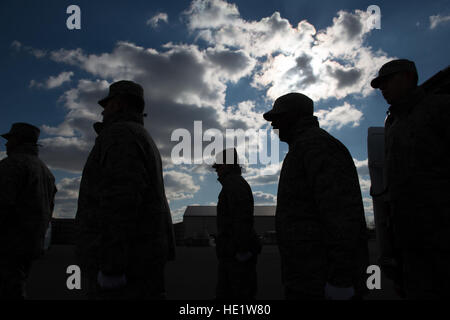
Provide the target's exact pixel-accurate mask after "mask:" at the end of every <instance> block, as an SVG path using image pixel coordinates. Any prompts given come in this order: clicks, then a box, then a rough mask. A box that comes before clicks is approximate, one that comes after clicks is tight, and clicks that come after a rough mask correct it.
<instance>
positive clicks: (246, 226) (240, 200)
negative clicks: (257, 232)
mask: <svg viewBox="0 0 450 320" xmlns="http://www.w3.org/2000/svg"><path fill="white" fill-rule="evenodd" d="M228 191H229V192H228V193H227V195H228V196H227V202H228V208H229V210H230V211H231V214H232V219H233V220H232V223H233V224H232V227H233V230H232V234H233V241H234V242H235V246H236V248H237V251H238V252H248V251H249V250H250V249H251V248H250V240H249V239H250V236H251V235H252V230H253V229H252V222H253V201H252V199H250V195H249V193H248V192H247V190H245V189H243V188H236V187H233V186H229V188H228Z"/></svg>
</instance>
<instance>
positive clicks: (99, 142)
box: [76, 80, 175, 299]
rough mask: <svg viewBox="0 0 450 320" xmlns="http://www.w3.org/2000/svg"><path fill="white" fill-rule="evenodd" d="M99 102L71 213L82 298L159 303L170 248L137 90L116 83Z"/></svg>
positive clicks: (155, 160)
mask: <svg viewBox="0 0 450 320" xmlns="http://www.w3.org/2000/svg"><path fill="white" fill-rule="evenodd" d="M99 104H100V105H101V106H102V107H103V108H104V110H103V112H102V115H103V122H101V123H100V122H98V123H95V124H94V129H95V131H96V132H97V133H98V137H97V139H96V140H95V145H94V147H93V149H92V151H91V153H90V154H89V158H88V160H87V162H86V165H85V167H84V170H83V176H82V179H81V186H80V195H79V199H78V212H77V216H76V220H77V224H78V228H79V242H78V246H77V251H78V254H79V256H80V258H81V260H82V263H83V268H82V270H84V271H86V272H87V273H88V282H89V293H90V297H91V298H95V297H96V298H101V299H115V298H118V299H135V298H139V299H145V298H149V299H164V298H165V288H164V287H165V284H164V267H165V263H166V261H167V260H171V259H173V258H174V254H175V245H174V235H173V226H172V218H171V215H170V209H169V205H168V203H167V199H166V195H165V191H164V182H163V175H162V164H161V157H160V154H159V151H158V149H157V147H156V145H155V143H154V142H153V140H152V138H151V137H150V135H149V134H148V132H147V131H146V130H145V128H144V125H143V124H144V121H143V117H144V115H143V113H142V112H143V110H144V91H143V89H142V87H141V86H140V85H138V84H136V83H134V82H132V81H125V80H122V81H118V82H115V83H113V84H112V85H111V86H110V87H109V95H108V96H107V97H106V98H104V99H103V100H100V101H99Z"/></svg>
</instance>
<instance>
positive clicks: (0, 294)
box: [0, 123, 56, 299]
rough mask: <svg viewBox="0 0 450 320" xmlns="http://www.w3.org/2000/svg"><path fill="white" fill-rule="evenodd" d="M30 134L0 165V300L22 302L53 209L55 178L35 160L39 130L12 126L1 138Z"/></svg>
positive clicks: (26, 125) (44, 166)
mask: <svg viewBox="0 0 450 320" xmlns="http://www.w3.org/2000/svg"><path fill="white" fill-rule="evenodd" d="M30 130H31V136H32V137H34V140H35V141H32V142H30V143H28V142H27V143H23V144H21V145H20V146H17V147H15V148H14V149H13V150H11V151H9V150H8V157H7V158H5V159H3V160H2V161H0V257H1V259H0V299H23V298H25V285H26V279H27V277H28V273H29V270H30V267H31V265H32V261H33V260H34V259H36V258H38V257H39V256H40V255H41V254H42V250H43V243H44V237H45V232H46V230H47V228H48V225H49V222H50V219H51V216H52V213H53V208H54V197H55V193H56V186H55V178H54V177H53V175H52V173H51V172H50V170H49V169H48V168H47V166H46V165H45V164H44V163H43V162H42V161H41V160H40V159H39V157H38V147H37V145H36V141H37V139H38V136H39V129H38V128H36V127H33V126H31V125H28V124H22V123H19V124H14V125H13V128H12V129H11V132H10V133H8V134H5V135H3V137H5V138H7V139H9V137H10V136H11V135H16V134H20V133H21V132H23V131H25V132H27V131H28V133H30V132H29V131H30ZM31 140H33V139H31Z"/></svg>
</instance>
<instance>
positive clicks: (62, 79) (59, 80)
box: [30, 71, 74, 89]
mask: <svg viewBox="0 0 450 320" xmlns="http://www.w3.org/2000/svg"><path fill="white" fill-rule="evenodd" d="M73 74H74V73H73V72H72V71H70V72H61V73H60V74H59V75H57V76H50V77H49V78H48V79H47V80H46V81H45V82H44V83H40V82H37V81H35V80H31V82H30V88H32V87H38V88H46V89H53V88H57V87H60V86H62V85H63V84H64V83H66V82H70V81H71V78H72V76H73Z"/></svg>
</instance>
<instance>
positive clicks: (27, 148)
mask: <svg viewBox="0 0 450 320" xmlns="http://www.w3.org/2000/svg"><path fill="white" fill-rule="evenodd" d="M19 153H21V154H29V155H33V156H37V155H39V149H38V146H37V145H36V144H31V143H26V144H22V145H20V146H17V147H15V148H14V149H13V150H11V151H9V152H8V156H9V155H12V154H19Z"/></svg>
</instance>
